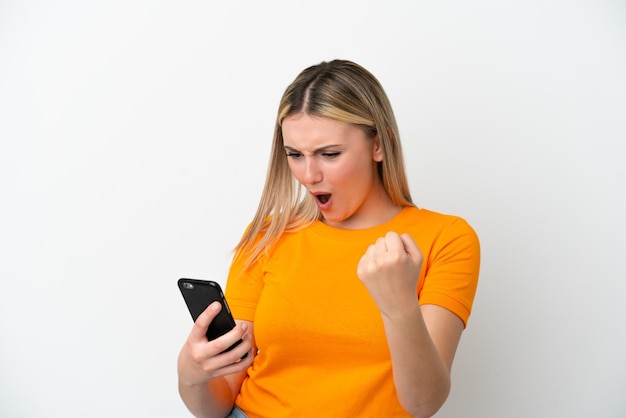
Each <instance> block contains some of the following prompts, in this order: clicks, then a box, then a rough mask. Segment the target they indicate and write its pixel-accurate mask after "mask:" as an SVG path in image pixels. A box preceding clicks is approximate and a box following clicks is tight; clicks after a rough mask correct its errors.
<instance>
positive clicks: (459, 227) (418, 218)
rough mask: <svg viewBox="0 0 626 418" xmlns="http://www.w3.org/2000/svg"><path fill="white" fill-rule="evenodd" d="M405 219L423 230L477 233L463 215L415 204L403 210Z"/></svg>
mask: <svg viewBox="0 0 626 418" xmlns="http://www.w3.org/2000/svg"><path fill="white" fill-rule="evenodd" d="M403 221H404V222H408V223H410V224H411V225H414V226H417V227H419V228H420V229H421V230H433V231H442V230H453V231H458V232H466V233H472V234H475V231H474V228H473V227H472V226H471V225H470V224H469V222H467V221H466V220H465V219H464V218H463V217H461V216H458V215H451V214H447V213H442V212H435V211H432V210H429V209H425V208H418V207H415V206H413V207H407V208H405V209H404V210H403Z"/></svg>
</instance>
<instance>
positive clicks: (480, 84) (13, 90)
mask: <svg viewBox="0 0 626 418" xmlns="http://www.w3.org/2000/svg"><path fill="white" fill-rule="evenodd" d="M625 28H626V5H625V3H624V2H622V1H617V0H616V1H592V0H589V1H517V2H513V1H510V2H506V1H496V0H494V1H484V0H479V1H471V2H462V1H441V2H409V1H395V2H394V1H390V2H381V1H379V0H377V1H364V0H359V1H343V2H342V1H337V0H335V1H320V0H318V1H315V2H297V1H264V2H256V1H228V2H226V1H222V2H211V1H176V2H174V1H171V2H164V1H160V2H159V1H147V0H146V1H135V0H133V1H121V0H113V1H107V2H89V1H78V0H76V1H68V0H59V1H54V2H44V1H7V0H5V1H3V2H2V3H0V141H1V142H0V144H1V145H0V199H1V201H0V202H1V203H0V274H1V276H0V286H1V287H0V416H2V417H41V416H49V417H183V416H188V413H187V411H186V409H185V408H184V406H183V404H182V402H181V401H180V399H179V397H178V393H177V386H176V357H177V354H178V350H179V348H180V346H181V344H182V343H183V341H184V339H185V337H186V335H187V333H188V331H189V329H190V327H191V318H190V317H189V314H188V312H187V310H186V307H185V305H184V302H183V300H182V298H181V296H180V294H179V292H178V290H177V288H176V279H177V278H179V277H181V276H187V277H198V278H211V279H214V280H217V281H219V282H221V283H222V284H223V283H224V281H225V276H226V274H227V270H228V265H229V261H230V250H231V248H232V247H233V246H234V245H235V244H236V242H237V240H238V238H239V236H240V234H241V233H242V231H243V228H244V227H245V226H246V224H247V223H248V222H249V221H250V219H251V216H252V215H253V212H254V210H255V209H256V204H257V201H258V198H259V196H260V193H261V187H262V184H263V179H264V175H265V169H266V165H267V161H268V156H269V146H270V141H271V135H272V130H273V124H274V117H275V112H276V109H277V106H278V101H279V99H280V96H281V94H282V92H283V89H284V88H285V87H286V86H287V84H289V82H291V80H292V79H293V78H294V77H295V76H296V75H297V73H298V72H299V71H300V70H302V69H303V68H304V67H306V66H309V65H311V64H316V63H318V62H320V61H322V60H328V59H332V58H346V59H351V60H354V61H356V62H358V63H360V64H362V65H364V66H365V67H366V68H368V69H369V70H371V71H372V72H373V73H374V74H375V75H376V76H377V77H378V78H379V80H380V81H381V82H382V84H383V86H384V87H385V88H386V90H387V92H388V94H389V96H390V98H391V101H392V104H393V105H394V108H395V111H396V114H397V118H398V122H399V125H400V130H401V135H402V138H403V143H404V148H405V153H406V159H407V165H408V170H409V175H410V184H411V188H412V191H413V194H414V198H415V200H416V202H417V203H418V205H420V206H423V207H427V208H429V209H432V210H436V211H440V212H446V213H453V214H456V215H460V216H463V217H465V218H466V219H467V220H468V221H469V222H470V223H471V224H472V225H473V226H474V228H475V229H476V231H477V232H478V234H479V236H480V238H481V243H482V250H483V255H482V270H481V277H480V284H479V289H478V293H477V297H476V301H475V306H474V312H473V314H472V317H471V319H470V323H469V326H468V329H467V330H466V332H465V334H464V337H463V339H462V341H461V345H460V347H459V351H458V354H457V359H456V362H455V366H454V370H453V380H454V383H453V391H452V394H451V395H450V398H449V400H448V403H447V404H446V405H445V406H444V407H443V408H442V410H441V411H440V413H439V414H438V415H437V416H438V417H482V418H491V417H493V418H502V417H551V418H552V417H568V418H571V417H581V418H582V417H585V418H587V417H623V416H626V397H624V395H623V392H624V388H625V387H626V361H625V360H624V358H625V353H626V324H625V320H624V318H625V317H626V303H625V302H624V299H625V297H626V284H625V279H626V269H625V268H624V258H625V256H626V251H625V250H626V246H625V244H624V236H625V234H626V228H625V222H624V214H625V213H626V203H625V200H626V193H625V192H626V187H625V181H626V169H625V166H626V158H625V157H626V151H625V149H626V123H625V120H626V82H625V74H626V29H625ZM303 390H306V389H305V388H303Z"/></svg>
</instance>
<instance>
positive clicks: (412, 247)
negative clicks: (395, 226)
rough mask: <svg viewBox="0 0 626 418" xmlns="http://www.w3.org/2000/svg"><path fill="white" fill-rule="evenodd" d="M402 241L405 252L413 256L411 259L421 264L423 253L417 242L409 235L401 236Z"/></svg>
mask: <svg viewBox="0 0 626 418" xmlns="http://www.w3.org/2000/svg"><path fill="white" fill-rule="evenodd" d="M400 239H401V240H402V243H403V245H404V250H405V251H406V252H407V253H408V254H409V255H410V256H411V258H412V259H413V260H415V261H416V262H421V261H422V252H421V251H420V249H419V247H418V246H417V244H416V243H415V241H413V238H411V236H410V235H409V234H402V235H400Z"/></svg>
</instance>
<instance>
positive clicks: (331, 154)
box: [322, 151, 341, 160]
mask: <svg viewBox="0 0 626 418" xmlns="http://www.w3.org/2000/svg"><path fill="white" fill-rule="evenodd" d="M339 154H341V153H340V152H339V151H336V152H325V153H323V154H322V155H323V156H324V157H326V158H328V159H329V160H332V159H333V158H337V157H339Z"/></svg>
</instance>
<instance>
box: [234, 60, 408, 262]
mask: <svg viewBox="0 0 626 418" xmlns="http://www.w3.org/2000/svg"><path fill="white" fill-rule="evenodd" d="M298 113H303V114H308V115H312V116H319V117H326V118H331V119H335V120H339V121H342V122H346V123H350V124H352V125H355V126H358V127H360V128H362V129H363V130H364V131H365V132H366V134H367V136H368V137H371V138H373V137H375V136H376V135H378V136H379V138H380V143H381V145H382V148H383V161H382V162H380V163H378V172H379V175H380V177H381V179H382V183H383V186H384V188H385V190H386V191H387V193H388V194H389V196H390V197H391V200H392V202H393V203H394V204H395V205H397V206H401V207H403V206H412V205H413V202H412V199H411V193H410V191H409V187H408V181H407V178H406V172H405V168H404V159H403V156H402V147H401V144H400V136H399V132H398V127H397V125H396V119H395V116H394V114H393V110H392V108H391V104H390V103H389V99H388V98H387V94H386V93H385V91H384V90H383V88H382V86H381V84H380V83H379V82H378V80H377V79H376V78H375V77H374V75H372V74H371V73H370V72H369V71H367V70H366V69H365V68H363V67H361V66H360V65H358V64H356V63H354V62H351V61H346V60H333V61H329V62H322V63H320V64H318V65H313V66H311V67H308V68H306V69H305V70H303V71H302V72H301V73H300V74H299V75H298V76H297V77H296V79H295V80H294V81H293V82H292V83H291V84H290V85H289V86H288V87H287V89H286V90H285V93H284V94H283V97H282V99H281V101H280V106H279V108H278V116H277V118H276V125H275V128H274V141H273V144H272V150H271V155H270V163H269V166H268V170H267V175H266V179H265V186H264V188H263V194H262V195H261V200H260V202H259V206H258V208H257V211H256V214H255V216H254V218H253V220H252V222H251V223H250V225H249V227H248V229H247V230H246V232H245V234H244V235H243V237H242V238H241V240H240V241H239V244H238V245H237V247H236V248H235V257H241V256H245V257H247V261H246V263H245V265H246V267H248V266H250V265H251V264H252V263H254V262H255V261H257V260H258V259H259V258H260V257H261V256H262V254H263V252H264V250H266V249H267V248H269V247H271V246H272V245H273V244H274V243H275V242H276V241H277V240H278V239H279V238H280V236H281V235H282V234H283V233H285V232H290V231H296V230H298V229H301V228H303V227H305V226H307V225H310V224H311V223H312V222H314V221H316V220H318V219H320V217H321V213H320V211H319V209H318V208H317V206H316V204H315V202H314V200H313V198H312V197H311V196H310V195H309V194H308V193H303V190H302V189H303V188H302V186H300V185H299V184H298V183H297V181H296V180H295V178H294V177H293V175H292V174H291V171H290V169H289V165H288V163H287V156H286V153H285V150H284V144H283V134H282V121H283V120H284V119H285V117H287V116H290V115H294V114H298Z"/></svg>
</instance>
